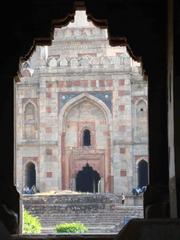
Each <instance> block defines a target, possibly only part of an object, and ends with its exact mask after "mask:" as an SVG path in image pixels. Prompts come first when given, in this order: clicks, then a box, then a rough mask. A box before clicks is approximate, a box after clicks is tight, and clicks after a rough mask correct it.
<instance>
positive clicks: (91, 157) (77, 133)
mask: <svg viewBox="0 0 180 240" xmlns="http://www.w3.org/2000/svg"><path fill="white" fill-rule="evenodd" d="M59 121H60V132H59V134H60V148H61V156H60V157H61V158H60V162H61V172H62V178H61V180H62V189H63V190H66V189H72V190H76V184H75V182H76V176H77V173H78V171H81V169H82V168H83V167H84V164H85V163H87V162H88V164H89V165H90V166H92V167H93V168H94V169H97V171H98V172H99V173H100V175H101V177H102V178H103V180H104V181H103V183H102V185H103V186H101V187H102V189H103V191H105V192H110V191H111V189H110V187H111V184H110V180H109V179H110V177H109V176H110V175H111V162H110V159H111V150H110V145H109V143H110V141H111V124H110V122H111V112H110V110H109V108H108V107H107V105H106V104H105V103H104V102H103V101H101V100H100V99H98V98H97V97H94V96H92V95H91V94H89V93H82V94H80V95H78V96H76V97H73V99H71V100H69V101H68V102H67V103H66V104H65V105H64V106H63V107H62V109H61V110H60V114H59ZM99 126H101V128H100V127H99ZM81 159H83V161H82V160H81ZM72 185H73V186H72ZM78 186H79V185H78ZM77 190H79V191H81V190H82V189H79V187H77ZM89 191H91V192H92V191H93V190H92V189H91V190H89ZM95 191H97V187H96V190H95Z"/></svg>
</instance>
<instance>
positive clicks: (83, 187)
mask: <svg viewBox="0 0 180 240" xmlns="http://www.w3.org/2000/svg"><path fill="white" fill-rule="evenodd" d="M100 179H101V177H100V175H99V173H98V172H96V171H95V170H93V168H92V167H91V166H89V164H86V166H85V167H83V169H82V170H81V171H79V172H78V174H77V176H76V191H79V192H92V193H93V192H94V193H96V192H99V183H100Z"/></svg>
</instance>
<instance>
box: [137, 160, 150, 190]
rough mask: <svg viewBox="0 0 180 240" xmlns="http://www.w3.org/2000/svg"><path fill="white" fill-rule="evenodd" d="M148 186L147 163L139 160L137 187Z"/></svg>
mask: <svg viewBox="0 0 180 240" xmlns="http://www.w3.org/2000/svg"><path fill="white" fill-rule="evenodd" d="M147 185H148V163H147V162H146V161H145V160H141V161H140V162H139V163H138V187H140V188H142V187H143V186H147Z"/></svg>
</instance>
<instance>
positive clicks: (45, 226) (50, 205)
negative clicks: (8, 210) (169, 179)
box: [23, 194, 143, 234]
mask: <svg viewBox="0 0 180 240" xmlns="http://www.w3.org/2000/svg"><path fill="white" fill-rule="evenodd" d="M96 201H97V202H96ZM118 201H119V197H117V196H116V195H113V194H102V195H100V194H91V195H90V194H88V195H84V194H82V195H66V196H58V195H56V196H54V195H53V196H43V197H40V196H33V197H30V198H28V197H26V198H25V199H24V200H23V204H24V208H25V209H27V210H28V211H29V212H31V214H32V215H34V216H38V217H39V219H40V221H41V224H42V233H43V234H49V233H54V226H55V225H56V224H60V223H65V222H75V221H78V222H82V223H84V224H85V225H86V226H87V227H88V229H89V233H111V232H112V233H114V232H118V231H119V230H120V229H121V228H122V226H123V225H124V222H125V218H126V219H128V218H132V217H134V218H142V216H143V207H142V206H128V205H127V206H126V205H121V203H120V201H119V202H118Z"/></svg>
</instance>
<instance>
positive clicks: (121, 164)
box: [15, 11, 148, 194]
mask: <svg viewBox="0 0 180 240" xmlns="http://www.w3.org/2000/svg"><path fill="white" fill-rule="evenodd" d="M21 75H22V76H21V82H19V83H17V84H16V85H15V95H16V97H15V98H16V103H15V115H16V172H17V173H18V174H16V185H17V187H18V189H19V191H22V189H23V187H24V186H29V187H32V186H33V185H36V187H37V188H38V189H39V191H40V192H44V191H50V190H56V191H57V190H65V189H70V190H76V191H83V192H112V193H122V192H124V193H126V194H128V193H131V192H132V189H133V188H134V187H138V186H139V187H142V186H143V185H147V181H148V134H147V111H148V109H147V81H146V80H145V79H144V78H143V74H142V68H141V65H140V64H139V63H137V62H135V61H134V60H132V58H131V57H130V55H129V53H128V52H127V50H126V47H112V46H110V45H109V41H108V37H107V30H105V29H100V28H97V27H95V26H94V25H93V24H92V23H91V22H88V21H87V20H86V15H85V13H84V12H82V11H77V13H76V18H75V21H74V22H73V23H70V24H69V25H68V26H66V27H63V28H61V29H58V28H55V30H54V40H53V43H52V45H51V46H44V47H37V48H36V51H35V52H34V54H33V55H32V57H31V58H30V59H29V60H28V61H26V62H24V63H23V64H22V66H21Z"/></svg>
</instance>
